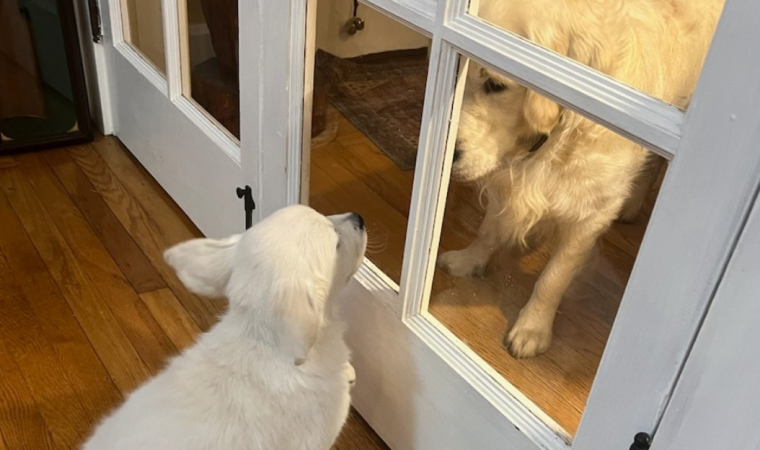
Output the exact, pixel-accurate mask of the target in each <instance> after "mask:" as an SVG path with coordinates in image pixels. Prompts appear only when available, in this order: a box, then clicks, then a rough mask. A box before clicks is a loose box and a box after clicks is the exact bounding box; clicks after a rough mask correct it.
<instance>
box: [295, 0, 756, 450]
mask: <svg viewBox="0 0 760 450" xmlns="http://www.w3.org/2000/svg"><path fill="white" fill-rule="evenodd" d="M507 2H508V0H504V1H503V2H502V3H507ZM351 3H352V2H350V1H330V0H309V1H303V0H302V1H295V0H293V1H291V2H290V7H291V8H292V10H291V11H292V13H293V14H294V15H295V16H297V20H296V21H295V23H300V22H301V21H302V22H304V23H305V27H306V29H307V33H306V34H305V35H304V36H303V37H301V36H296V38H297V40H295V41H293V42H292V44H291V48H293V49H294V51H293V53H291V56H292V58H293V60H292V62H291V64H292V66H294V67H295V66H296V65H297V64H300V61H301V56H302V54H303V52H304V51H305V54H306V63H305V64H304V84H303V85H300V84H298V85H294V86H293V93H294V94H296V95H298V94H300V93H301V92H303V94H304V97H305V105H306V108H305V109H306V114H305V120H304V127H303V128H304V138H303V140H302V142H297V141H294V142H292V143H291V149H293V148H295V147H297V146H299V145H300V146H302V148H303V154H302V159H301V162H302V167H301V171H302V172H301V174H300V176H299V175H298V174H297V173H295V171H291V172H290V173H289V177H290V179H291V180H292V181H291V182H295V181H296V180H301V186H300V191H301V193H302V195H301V197H302V201H303V202H308V203H310V204H311V205H312V206H313V207H315V208H316V209H318V210H320V211H323V212H326V213H331V212H337V211H341V210H349V209H350V210H356V211H359V212H360V213H362V214H364V215H365V220H366V221H367V223H368V224H369V230H370V235H372V234H374V239H371V241H373V244H374V245H372V246H371V247H372V248H371V249H370V251H369V252H368V255H367V260H366V262H365V264H364V265H363V266H362V268H361V270H360V273H359V274H358V276H357V277H356V281H355V282H354V283H353V284H351V285H350V288H349V289H348V290H347V291H346V292H345V295H344V297H345V300H346V305H347V319H348V322H349V332H348V336H347V339H348V342H349V345H350V346H351V347H352V348H353V351H354V355H353V364H354V366H355V367H356V371H357V385H356V387H355V389H354V391H353V403H354V405H355V407H356V408H357V409H358V410H359V412H360V413H361V414H362V415H363V416H364V418H365V419H366V420H367V421H368V422H369V423H370V425H372V426H373V427H374V428H375V429H376V430H377V431H378V433H380V435H381V436H382V437H383V438H384V439H385V440H386V442H387V443H388V444H389V445H390V446H391V447H392V448H399V449H404V448H409V449H444V448H446V449H486V448H510V449H512V448H514V449H539V448H541V449H562V448H573V449H583V450H586V449H599V450H610V449H628V448H629V447H630V446H631V444H632V443H633V440H634V436H635V435H636V434H637V433H640V432H644V433H647V434H649V435H650V436H653V435H655V433H656V432H657V431H658V426H659V424H660V419H661V417H662V415H663V411H665V410H666V409H667V406H668V404H669V399H670V396H671V392H672V391H673V389H674V386H675V385H676V383H677V380H678V377H679V373H680V371H681V369H682V367H683V365H684V362H685V360H686V359H687V356H688V352H689V348H690V345H691V343H692V342H693V339H694V337H695V335H696V333H697V332H698V329H699V325H700V323H701V319H702V317H703V316H704V314H705V312H706V308H707V305H708V303H709V301H710V299H711V296H712V295H713V292H714V289H715V287H716V285H717V283H718V281H719V279H720V276H721V273H722V271H723V269H724V267H725V264H726V261H727V259H728V257H729V256H730V252H731V249H732V245H733V243H734V240H735V239H736V236H737V233H738V232H739V231H740V229H741V226H742V223H743V220H744V218H745V216H746V214H747V211H748V208H749V205H750V204H751V200H752V198H753V195H754V192H755V190H756V188H757V186H758V178H759V175H760V172H759V171H758V167H759V166H758V162H760V153H759V152H757V151H756V148H755V145H754V143H753V142H752V140H751V139H745V138H744V137H746V136H754V135H755V134H756V133H755V134H751V133H750V132H751V131H752V130H754V129H756V128H757V126H758V118H757V114H756V113H754V112H752V111H753V109H752V106H751V105H752V101H757V98H756V96H750V95H748V94H747V93H748V92H757V91H758V88H759V87H760V81H758V80H759V79H760V78H758V77H757V73H758V67H757V66H758V65H757V64H756V62H750V61H747V60H746V58H743V57H742V56H741V55H742V50H741V49H742V44H741V43H742V42H747V40H748V39H750V41H751V39H753V38H754V39H755V40H756V39H757V31H755V30H754V29H753V27H752V26H751V24H752V23H753V22H752V21H753V20H757V19H758V6H757V4H755V3H753V2H751V1H748V0H728V1H727V2H726V4H725V7H724V9H722V17H721V18H720V22H719V24H718V25H717V31H715V35H714V36H715V37H714V40H713V43H712V46H711V49H710V51H709V54H708V56H707V58H706V61H705V62H704V65H702V61H701V60H700V61H699V62H698V63H695V67H696V68H695V70H694V71H693V73H689V74H687V75H684V76H686V77H691V79H692V82H693V84H694V85H696V89H695V92H694V95H693V98H692V99H691V101H690V102H687V101H684V100H685V98H681V99H677V98H668V99H663V98H658V95H659V94H657V93H656V92H644V91H642V90H639V89H634V88H631V87H630V86H628V85H626V84H625V83H623V82H621V81H619V80H616V79H614V78H612V77H609V76H606V75H603V74H601V73H599V72H597V71H595V70H593V69H591V68H589V67H587V66H585V65H583V64H579V63H578V62H576V61H571V60H570V59H569V58H567V57H565V56H562V55H560V54H558V53H555V52H554V51H551V50H549V49H547V48H545V47H543V46H541V45H539V44H541V43H540V42H538V43H537V42H534V41H531V40H530V39H525V38H524V37H519V36H517V35H516V34H513V33H512V32H511V31H516V30H508V29H507V28H508V27H507V25H504V24H499V23H494V21H493V20H491V17H489V16H488V14H489V13H488V11H489V7H488V5H487V3H488V1H487V0H481V1H480V2H479V3H480V4H479V5H478V4H477V3H478V2H477V1H469V2H468V1H467V0H448V1H446V0H440V1H438V2H436V1H426V0H415V1H409V0H407V1H394V0H367V1H365V2H362V3H359V4H358V5H356V6H352V5H351ZM560 3H561V2H560ZM479 7H480V10H479V9H478V8H479ZM721 8H723V4H722V3H721V4H719V5H717V7H715V9H713V10H711V11H709V12H710V13H712V14H714V17H715V20H716V21H717V19H718V17H720V16H721ZM480 11H482V12H483V14H479V12H480ZM336 18H337V19H336ZM357 20H359V21H360V22H362V26H363V27H362V26H360V27H357V26H356V24H357V23H358V22H357ZM705 20H708V21H709V19H705ZM500 25H503V26H500ZM352 26H353V29H352V28H351V27H352ZM527 37H530V36H527ZM709 37H712V32H710V36H709ZM302 39H303V40H302ZM553 50H555V51H556V49H553ZM706 51H707V49H706V48H705V52H706ZM695 57H696V58H697V59H700V58H702V57H704V54H701V55H695ZM415 58H416V59H415ZM651 63H652V64H655V62H651ZM476 65H477V67H478V69H473V67H475V66H476ZM699 67H702V71H701V73H702V75H701V77H700V71H699V70H698V68H699ZM728 67H730V68H731V69H730V70H726V68H728ZM479 68H485V69H486V70H487V71H490V73H497V74H499V75H502V76H506V77H508V78H509V79H511V80H512V82H514V83H515V85H518V86H519V85H521V86H524V87H527V88H529V89H530V90H533V91H536V92H539V93H541V94H543V95H544V96H546V97H548V98H550V99H552V100H554V101H556V102H558V103H559V104H560V105H562V107H563V108H568V109H570V110H572V111H574V112H575V113H578V114H580V115H582V116H585V117H586V118H588V119H590V120H592V121H594V122H596V123H598V124H601V125H603V126H604V127H606V128H608V129H609V130H612V131H613V132H614V133H616V134H618V135H620V136H622V137H623V138H625V139H627V140H629V141H630V142H633V143H635V144H638V145H641V146H643V147H644V148H646V149H648V150H649V151H651V152H654V153H655V154H657V155H659V156H660V157H661V158H662V160H664V163H663V166H662V167H663V168H662V170H661V171H660V172H659V177H658V178H656V179H651V180H649V182H650V183H652V188H651V190H648V191H645V192H644V193H643V194H642V198H641V200H642V201H643V205H644V206H643V208H642V210H641V212H640V213H639V215H638V217H637V218H636V219H635V221H634V223H633V224H615V225H613V227H612V228H611V229H610V231H608V232H607V233H606V234H605V235H604V236H603V237H602V239H601V247H600V249H599V255H598V262H597V263H596V265H595V266H593V268H591V269H590V271H589V273H586V274H585V275H584V276H581V277H579V278H580V279H579V280H578V282H577V283H576V286H575V287H574V288H571V289H570V290H568V292H567V293H566V295H565V298H564V300H563V303H562V306H560V310H559V313H558V316H557V318H556V320H555V326H554V339H553V342H552V344H551V346H550V348H549V350H548V351H546V352H545V353H543V354H540V355H537V356H534V357H532V358H528V359H516V358H514V357H513V356H512V355H511V354H510V353H509V352H508V350H507V348H506V346H505V344H503V341H502V338H503V337H504V336H505V333H507V332H508V330H509V328H510V327H511V326H512V325H513V324H514V321H515V319H516V317H517V313H518V311H519V308H521V307H522V306H523V305H524V304H525V301H527V299H528V297H529V295H530V290H531V289H532V285H533V283H535V281H536V278H537V276H538V275H537V274H538V273H540V268H541V267H542V264H545V263H546V255H545V254H542V253H541V252H540V251H536V252H534V253H532V254H527V255H526V254H520V255H514V254H506V253H501V254H497V255H495V256H494V257H492V259H491V262H490V263H489V265H488V267H487V268H486V269H485V271H484V273H483V274H480V275H479V276H469V277H452V276H450V275H448V274H447V273H445V272H443V271H441V270H440V269H437V268H436V263H437V260H438V257H439V256H440V255H441V254H443V253H444V252H445V251H450V250H458V249H461V248H462V247H464V246H466V245H467V244H468V243H469V241H471V240H472V239H473V238H474V236H475V234H476V230H477V226H478V225H479V222H480V220H481V219H482V217H483V208H482V205H481V204H480V203H479V194H481V193H480V192H479V191H478V188H477V187H473V186H472V185H467V184H466V183H460V182H457V181H456V180H452V179H451V170H452V160H453V159H454V156H453V153H454V147H455V141H456V138H457V133H458V132H459V127H460V125H461V124H460V118H461V114H460V111H461V109H462V104H463V101H464V100H463V95H464V94H463V93H464V91H465V89H466V83H467V71H468V69H471V70H480V69H479ZM420 73H421V74H422V75H420ZM386 74H390V75H387V76H386ZM697 78H699V83H697ZM420 80H422V81H420ZM302 86H303V91H301V89H302ZM420 86H422V87H421V88H420ZM508 87H509V88H514V86H508ZM325 98H327V102H325ZM394 99H395V100H394ZM679 102H680V103H679ZM326 103H327V104H328V106H327V107H325V106H324V105H325V104H326ZM671 103H673V104H671ZM388 111H391V112H390V113H389V112H388ZM331 121H332V125H331ZM325 122H326V123H327V124H326V125H325ZM317 123H319V125H318V126H319V129H317V130H315V131H314V130H312V126H317V125H315V124H317ZM410 123H411V124H412V126H411V127H410ZM415 127H416V128H415ZM410 128H411V129H410ZM312 131H314V132H312ZM399 136H400V137H399ZM412 137H413V138H412ZM410 148H411V150H410ZM718 149H720V150H718ZM410 154H411V156H410ZM655 175H657V173H655ZM655 442H656V441H655Z"/></svg>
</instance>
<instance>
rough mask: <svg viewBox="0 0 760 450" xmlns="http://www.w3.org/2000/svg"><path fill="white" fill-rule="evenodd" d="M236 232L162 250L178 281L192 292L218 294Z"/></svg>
mask: <svg viewBox="0 0 760 450" xmlns="http://www.w3.org/2000/svg"><path fill="white" fill-rule="evenodd" d="M240 236H241V235H239V234H236V235H233V236H230V237H228V238H226V239H219V240H217V239H192V240H189V241H186V242H183V243H181V244H177V245H175V246H174V247H172V248H170V249H169V250H167V251H166V252H164V260H165V261H166V262H167V263H168V264H169V265H170V266H172V268H173V269H174V271H175V272H177V277H179V279H180V281H182V283H183V284H184V285H185V287H187V288H188V289H189V290H191V291H192V292H195V293H196V294H200V295H205V296H208V297H221V296H223V295H224V288H225V286H226V285H227V281H228V280H229V278H230V273H231V271H232V257H233V254H234V250H235V246H236V245H237V243H238V242H239V241H240Z"/></svg>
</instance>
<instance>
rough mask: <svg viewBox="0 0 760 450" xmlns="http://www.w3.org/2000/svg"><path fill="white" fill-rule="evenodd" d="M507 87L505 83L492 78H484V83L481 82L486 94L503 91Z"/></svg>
mask: <svg viewBox="0 0 760 450" xmlns="http://www.w3.org/2000/svg"><path fill="white" fill-rule="evenodd" d="M507 89H509V87H507V85H506V84H504V83H502V82H500V81H496V80H494V79H493V78H486V81H485V83H483V90H484V91H486V94H487V95H490V94H498V93H499V92H504V91H506V90H507Z"/></svg>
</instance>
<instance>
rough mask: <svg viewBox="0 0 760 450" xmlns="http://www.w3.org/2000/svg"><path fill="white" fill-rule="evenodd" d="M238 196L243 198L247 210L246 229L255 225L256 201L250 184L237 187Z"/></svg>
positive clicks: (244, 207)
mask: <svg viewBox="0 0 760 450" xmlns="http://www.w3.org/2000/svg"><path fill="white" fill-rule="evenodd" d="M236 192H237V196H238V198H242V199H243V209H244V210H245V229H246V230H247V229H249V228H251V227H252V226H253V210H254V209H256V203H255V202H254V201H253V193H252V191H251V187H250V186H246V187H244V188H237V190H236Z"/></svg>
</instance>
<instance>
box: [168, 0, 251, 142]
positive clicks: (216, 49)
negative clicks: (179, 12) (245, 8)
mask: <svg viewBox="0 0 760 450" xmlns="http://www.w3.org/2000/svg"><path fill="white" fill-rule="evenodd" d="M186 16H187V33H185V36H186V38H187V42H186V43H184V44H186V45H185V48H184V49H183V70H182V72H183V73H182V75H183V84H184V86H183V91H184V94H185V96H187V97H189V98H192V99H193V100H195V101H196V103H198V105H200V106H201V107H202V108H203V109H204V110H205V111H206V112H207V113H208V114H209V115H211V116H212V117H213V118H214V119H216V121H217V122H218V123H219V124H221V126H222V127H223V128H224V129H225V130H227V131H228V132H229V133H230V134H232V135H233V136H235V137H236V138H237V139H240V87H239V84H238V62H239V59H238V2H237V0H187V10H186Z"/></svg>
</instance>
